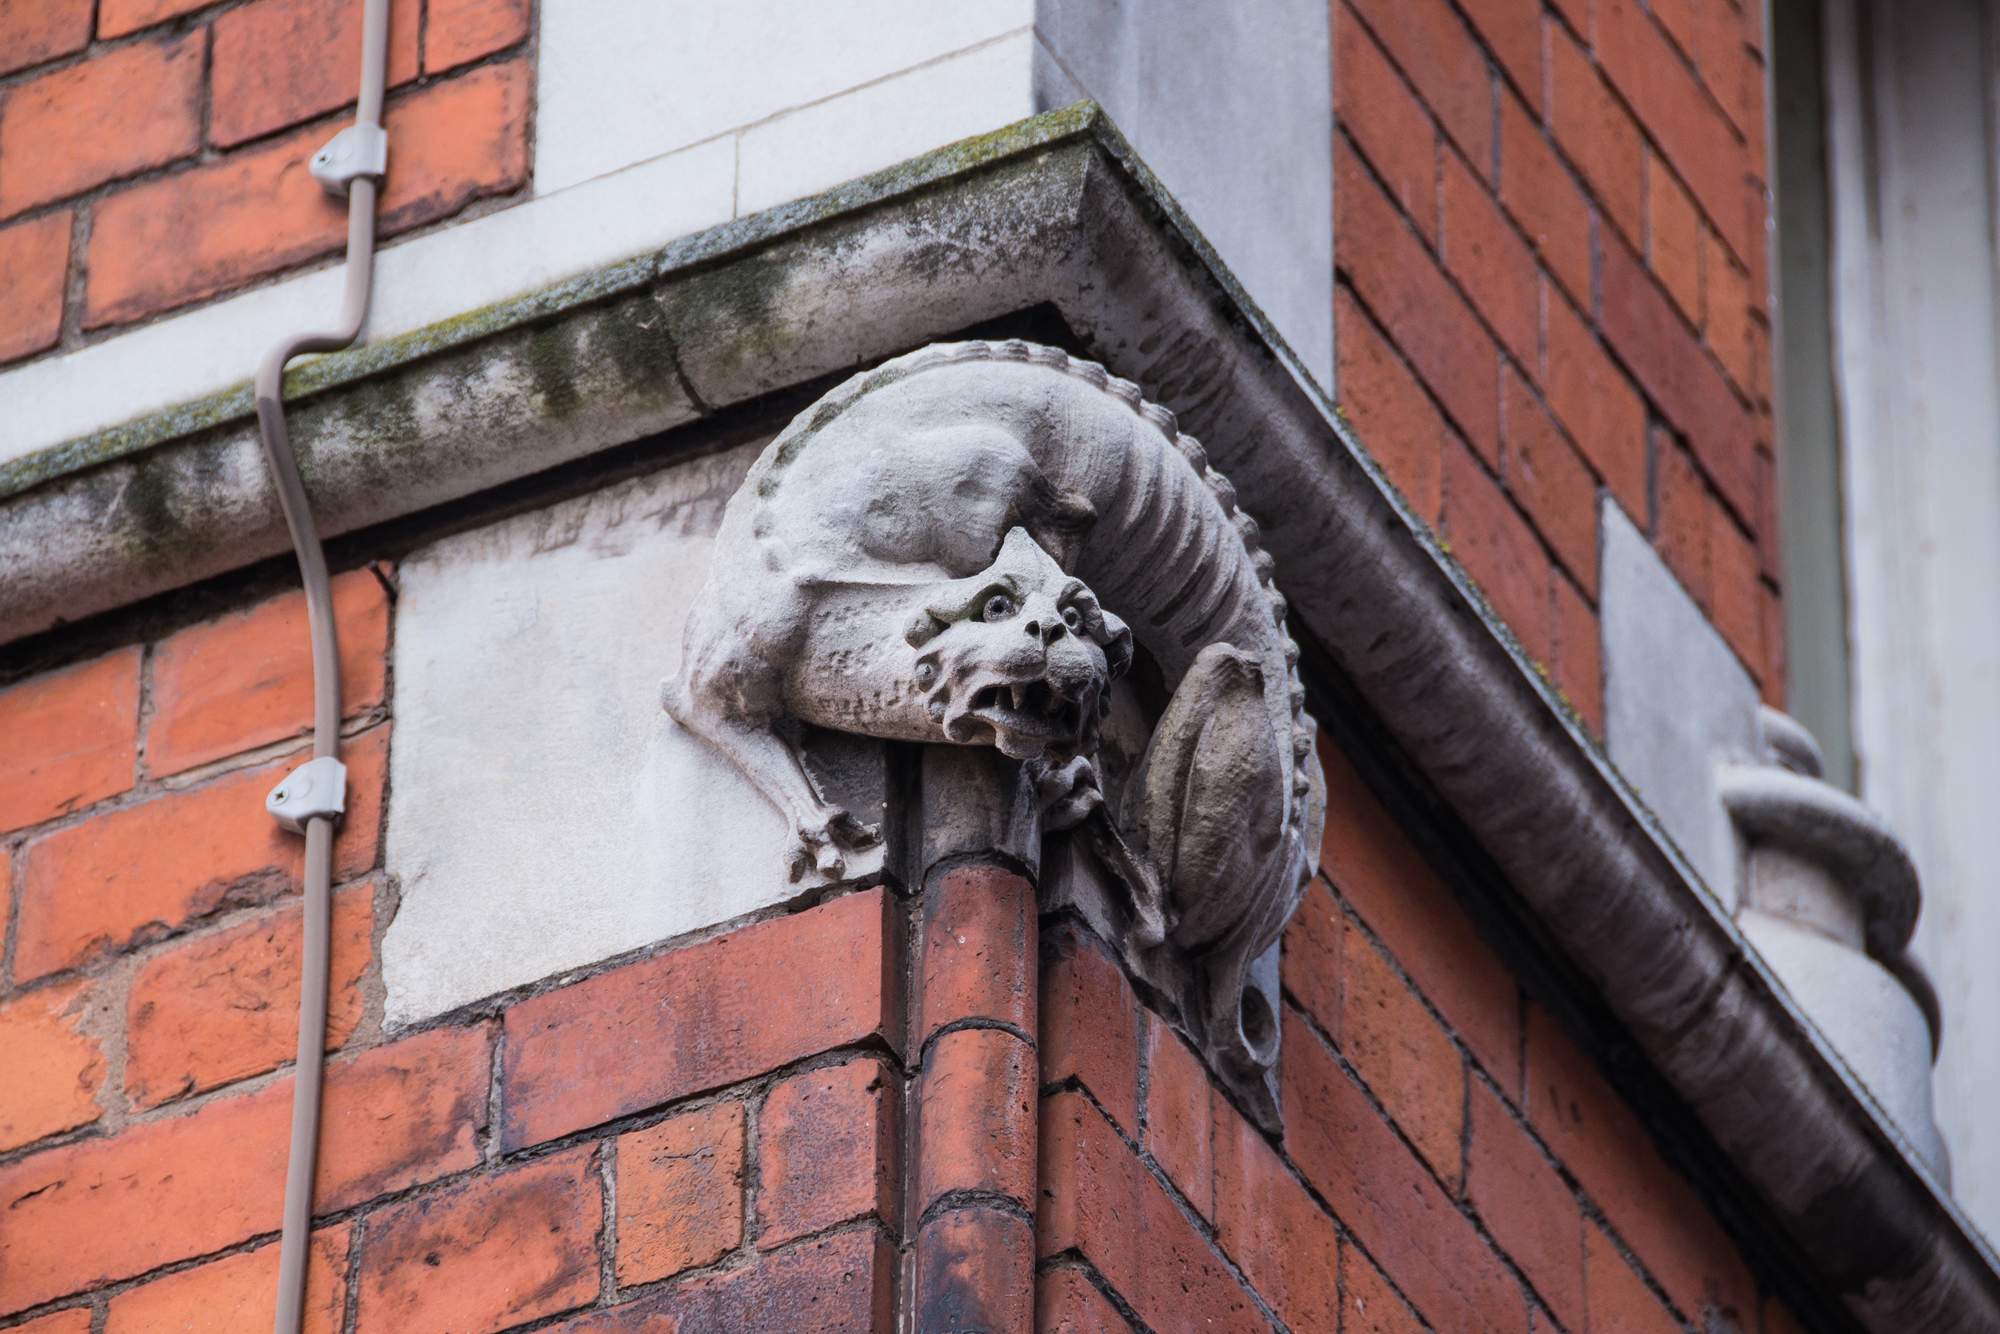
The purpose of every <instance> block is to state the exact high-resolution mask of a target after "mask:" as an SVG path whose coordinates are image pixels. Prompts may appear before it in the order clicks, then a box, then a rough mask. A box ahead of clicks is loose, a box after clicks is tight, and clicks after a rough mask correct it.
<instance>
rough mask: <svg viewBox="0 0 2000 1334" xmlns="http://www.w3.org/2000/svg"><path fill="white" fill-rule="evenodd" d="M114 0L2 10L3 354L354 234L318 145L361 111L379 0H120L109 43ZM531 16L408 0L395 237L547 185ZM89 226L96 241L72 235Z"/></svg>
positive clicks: (487, 2)
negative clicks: (535, 132)
mask: <svg viewBox="0 0 2000 1334" xmlns="http://www.w3.org/2000/svg"><path fill="white" fill-rule="evenodd" d="M92 8H93V7H92V5H91V4H89V3H87V2H79V0H29V2H27V3H21V4H14V5H10V6H8V7H7V9H6V12H5V13H0V77H4V76H8V75H13V76H15V77H14V78H13V79H12V81H11V83H10V86H8V87H6V88H4V89H0V306H4V307H5V308H6V309H7V310H8V312H9V315H10V318H9V320H8V321H7V328H6V329H4V330H0V365H4V364H5V363H7V362H10V361H15V360H19V359H21V358H24V357H30V356H35V355H38V354H41V353H44V352H46V351H48V350H49V349H51V348H56V347H58V345H59V342H60V340H61V339H62V338H63V336H64V335H63V329H64V327H65V319H66V318H67V319H68V321H70V327H71V328H79V327H80V328H82V329H84V330H97V329H103V328H106V327H110V326H115V325H119V324H124V323H127V322H130V321H134V320H140V319H145V318H148V317H150V316H153V315H157V314H159V313H161V312H164V311H168V310H173V309H176V308H178V307H181V306H185V305H187V304H188V303H190V302H194V301H200V300H205V299H208V298H211V297H214V296H219V295H223V294H226V293H228V292H231V291H234V290H236V289H238V288H241V287H243V286H244V285H246V284H248V283H251V282H254V281H256V280H258V279H260V278H263V277H266V276H268V275H270V274H273V273H277V272H281V271H283V270H286V269H290V268H294V267H296V266H297V265H299V264H302V263H305V262H308V261H310V260H312V259H315V258H317V257H319V256H322V255H325V254H328V253H330V252H332V251H334V250H335V249H337V248H338V247H339V245H340V244H341V242H342V239H343V238H344V236H345V223H344V215H345V212H346V206H345V204H344V203H342V202H341V201H340V200H338V199H335V198H333V197H331V196H329V195H327V194H325V192H323V191H322V190H321V189H320V187H319V185H318V183H317V182H315V181H313V180H312V178H311V177H310V175H309V174H308V173H307V172H306V170H305V164H306V159H307V158H308V157H309V156H310V155H311V154H312V153H313V152H314V151H316V150H317V149H318V148H319V147H320V145H321V144H322V143H324V142H325V140H326V139H328V138H330V137H331V136H332V134H333V133H334V131H335V130H336V129H337V128H339V127H340V126H342V125H344V124H345V123H347V121H348V119H350V118H351V116H352V108H353V101H354V96H355V93H356V86H357V83H358V80H359V52H360V40H361V34H360V27H361V7H360V6H359V5H355V4H349V3H346V0H251V3H248V4H241V5H234V6H223V7H217V6H215V5H214V0H102V4H101V5H100V6H98V7H97V8H98V13H97V15H96V33H95V44H93V34H92V30H91V29H92ZM199 11H212V12H199ZM183 16H185V17H183ZM530 16H531V15H530V5H529V0H398V3H396V4H394V5H392V6H390V24H389V26H390V34H389V37H390V40H389V59H388V71H387V73H388V83H389V86H390V89H391V94H392V95H391V98H390V102H389V106H388V108H387V121H388V126H389V131H390V136H391V142H392V144H393V145H394V148H393V150H392V168H391V171H390V173H389V176H388V184H387V192H386V195H385V197H384V201H383V206H382V209H381V211H380V214H379V224H380V228H381V231H382V233H383V235H385V236H388V235H393V234H394V233H396V232H399V231H405V230H408V229H409V228H412V227H416V226H420V225H423V224H425V223H429V222H433V221H435V220H437V219H439V218H443V217H446V216H448V215H450V214H452V213H455V212H457V211H458V210H460V209H462V208H464V207H465V206H466V205H467V204H468V203H470V202H472V201H474V200H476V199H480V198H483V197H486V196H490V195H495V194H507V193H510V192H512V191H515V190H517V189H519V188H520V187H521V186H522V185H524V184H525V183H526V181H527V176H528V170H529V163H528V153H527V144H528V132H529V131H528V127H529V122H530V119H531V113H532V107H531V103H532V100H533V89H532V84H533V77H532V70H531V69H530V67H529V65H528V63H527V62H526V61H525V60H521V59H512V60H509V59H507V57H508V56H509V55H510V53H517V52H519V51H521V50H523V49H524V48H525V47H526V45H527V43H528V39H529V35H530V32H529V30H530ZM43 65H47V68H46V69H42V68H38V67H40V66H43ZM55 205H61V207H51V206H55ZM24 215H25V216H24ZM10 219H19V220H18V221H14V222H11V223H10V222H9V220H10ZM78 227H80V228H81V229H82V231H81V234H83V235H87V236H88V237H89V238H90V243H89V246H88V248H87V251H83V250H79V251H78V252H77V253H71V247H70V244H69V241H70V236H71V234H72V230H73V228H78ZM74 338H75V336H74V335H71V340H72V341H71V344H66V345H63V346H65V347H68V346H73V344H74Z"/></svg>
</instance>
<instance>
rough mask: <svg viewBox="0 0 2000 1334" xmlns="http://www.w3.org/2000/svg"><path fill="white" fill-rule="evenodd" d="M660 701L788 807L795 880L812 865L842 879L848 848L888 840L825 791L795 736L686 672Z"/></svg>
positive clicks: (663, 692)
mask: <svg viewBox="0 0 2000 1334" xmlns="http://www.w3.org/2000/svg"><path fill="white" fill-rule="evenodd" d="M660 704H661V706H662V707H664V708H665V709H666V711H667V714H668V716H670V717H671V718H672V719H673V720H674V721H675V722H677V723H679V724H680V725H681V726H682V727H685V728H686V729H687V730H688V731H690V732H692V733H694V734H695V735H696V736H698V737H700V738H701V739H702V740H703V741H706V742H707V743H708V744H709V745H711V746H713V747H714V748H715V749H716V750H718V751H721V752H722V754H723V755H725V756H727V757H728V758H729V760H730V761H731V762H732V763H734V764H735V765H736V767H737V768H738V769H740V770H741V771H742V772H743V776H744V777H746V778H748V779H749V780H750V782H751V783H752V784H753V785H754V786H755V787H756V788H757V790H758V791H759V792H761V793H763V794H764V797H765V799H766V800H768V801H769V802H770V803H771V804H772V805H773V806H776V807H777V808H778V809H779V810H780V811H782V812H783V813H784V815H785V818H786V820H787V821H788V822H789V824H790V825H791V828H792V834H793V837H794V838H796V839H797V842H796V844H795V845H794V846H793V847H792V849H791V851H789V852H788V853H787V854H786V858H785V860H786V867H787V870H788V871H789V873H790V875H791V878H792V879H793V880H795V881H796V880H800V879H803V878H804V877H805V875H806V873H807V872H808V871H817V872H818V873H819V874H820V875H821V876H824V877H825V878H826V879H828V880H837V879H839V878H840V876H841V875H842V874H843V873H844V872H845V871H846V869H847V864H846V858H845V857H844V856H843V855H842V854H843V850H845V849H853V848H866V847H872V846H874V845H875V844H877V843H879V842H881V841H882V831H881V829H880V828H879V827H878V826H875V825H868V824H863V823H862V822H861V821H859V820H857V819H855V818H854V816H853V815H851V814H850V813H848V812H847V811H845V810H843V809H842V808H840V807H839V806H835V805H833V804H831V803H829V802H827V801H826V800H825V799H824V798H822V797H821V796H820V794H819V789H818V788H817V787H815V786H814V785H813V781H812V777H811V775H809V774H807V773H806V769H805V764H804V762H803V761H802V760H801V759H800V758H799V753H798V751H797V750H796V749H795V748H794V747H793V745H792V743H791V742H790V741H789V740H787V739H786V738H785V737H783V736H781V735H779V734H778V733H777V732H776V731H774V730H772V729H771V728H770V727H769V726H767V725H765V724H761V723H753V722H749V721H746V720H744V719H741V718H737V717H735V716H733V715H732V714H730V713H729V712H728V710H727V709H725V708H723V707H720V706H719V705H718V704H716V703H715V702H714V701H711V700H708V699H705V698H703V697H702V695H701V694H700V693H699V692H698V691H697V690H695V689H691V688H690V687H689V685H688V682H687V680H686V676H685V674H684V673H683V674H681V675H676V676H672V677H669V678H668V679H667V682H666V684H665V685H663V686H662V687H661V688H660Z"/></svg>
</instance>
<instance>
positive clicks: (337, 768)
mask: <svg viewBox="0 0 2000 1334" xmlns="http://www.w3.org/2000/svg"><path fill="white" fill-rule="evenodd" d="M264 809H265V810H267V811H269V812H270V813H271V818H272V819H274V820H276V821H277V822H278V823H279V824H281V825H283V826H284V827H285V828H287V829H289V830H291V831H292V832H293V833H294V834H303V833H304V832H305V829H306V821H308V820H310V819H313V818H314V817H316V816H324V817H325V818H327V819H329V820H334V819H338V818H340V816H341V815H342V814H343V813H345V812H346V810H347V766H346V765H344V764H342V763H341V762H340V761H339V760H336V759H335V758H333V756H331V755H322V756H320V757H319V758H318V759H316V760H308V761H306V762H305V763H304V764H301V765H300V766H299V767H298V768H296V769H294V770H292V772H291V773H290V774H288V775H286V777H285V778H284V780H283V781H282V782H280V783H279V784H278V785H277V786H276V787H274V788H272V789H271V795H270V796H268V797H265V798H264Z"/></svg>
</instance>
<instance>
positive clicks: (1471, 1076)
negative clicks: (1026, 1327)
mask: <svg viewBox="0 0 2000 1334" xmlns="http://www.w3.org/2000/svg"><path fill="white" fill-rule="evenodd" d="M1322 755H1323V757H1324V759H1325V762H1326V766H1327V778H1328V787H1329V793H1328V797H1329V813H1328V821H1327V833H1326V843H1325V852H1324V856H1323V872H1324V874H1323V875H1322V877H1321V878H1320V879H1319V880H1317V881H1316V882H1315V883H1314V884H1313V886H1312V888H1311V890H1310V891H1309V893H1308V896H1307V899H1306V903H1305V906H1304V907H1303V908H1302V909H1301V911H1300V914H1299V916H1298V918H1297V919H1296V920H1295V921H1294V922H1293V924H1292V926H1291V928H1290V930H1289V931H1288V933H1287V934H1286V937H1285V946H1284V990H1285V1012H1284V1051H1283V1056H1282V1058H1281V1059H1282V1075H1283V1097H1284V1116H1285V1133H1284V1136H1283V1138H1282V1140H1281V1141H1280V1142H1278V1143H1275V1144H1273V1143H1271V1142H1269V1141H1267V1140H1266V1139H1265V1138H1264V1137H1263V1136H1262V1135H1261V1134H1260V1133H1259V1132H1258V1131H1257V1130H1256V1129H1255V1128H1254V1127H1253V1126H1252V1125H1251V1124H1250V1123H1249V1122H1248V1121H1246V1120H1245V1119H1244V1118H1243V1116H1242V1115H1241V1114H1240V1113H1239V1112H1237V1111H1236V1109H1235V1108H1234V1107H1233V1106H1232V1105H1231V1104H1230V1103H1229V1102H1228V1100H1227V1099H1226V1098H1225V1096H1224V1095H1223V1094H1222V1093H1221V1092H1220V1090H1219V1088H1218V1087H1217V1086H1216V1085H1214V1084H1213V1083H1212V1082H1211V1081H1210V1080H1209V1078H1208V1076H1207V1074H1206V1072H1205V1071H1204V1070H1203V1068H1202V1066H1201V1064H1200V1062H1199V1061H1198V1060H1197V1059H1196V1057H1195V1055H1194V1053H1193V1052H1192V1050H1191V1049H1190V1048H1189V1047H1188V1046H1187V1045H1186V1044H1185V1043H1183V1042H1182V1041H1181V1040H1180V1039H1179V1038H1178V1037H1176V1036H1175V1035H1174V1034H1173V1033H1172V1032H1171V1031H1170V1030H1169V1029H1168V1028H1167V1027H1166V1026H1165V1025H1163V1024H1162V1023H1161V1022H1160V1021H1159V1020H1158V1019H1157V1018H1156V1017H1154V1016H1153V1015H1152V1014H1151V1013H1149V1012H1148V1011H1147V1010H1146V1009H1145V1008H1144V1006H1143V1005H1141V1004H1140V1003H1139V1001H1138V1000H1137V998H1136V997H1135V996H1134V994H1133V991H1132V988H1131V987H1130V985H1129V984H1128V983H1127V982H1126V980H1125V978H1124V976H1123V974H1122V973H1121V972H1120V971H1119V969H1118V967H1117V965H1116V964H1115V963H1114V962H1112V960H1111V958H1110V956H1109V955H1108V954H1107V953H1106V952H1105V950H1104V949H1103V948H1102V947H1101V946H1100V945H1099V944H1098V943H1097V942H1096V941H1095V940H1094V939H1092V938H1091V937H1089V936H1088V935H1087V934H1085V933H1083V932H1081V931H1080V930H1078V929H1077V928H1075V927H1073V926H1062V927H1053V926H1051V927H1045V936H1046V937H1047V939H1048V942H1049V943H1048V944H1046V945H1045V947H1044V950H1043V957H1044V970H1043V976H1042V1032H1041V1048H1042V1078H1043V1081H1044V1083H1043V1090H1042V1094H1043V1096H1042V1126H1041V1194H1040V1213H1039V1216H1038V1233H1039V1241H1040V1250H1041V1254H1042V1257H1043V1259H1042V1263H1041V1270H1040V1274H1039V1287H1038V1305H1039V1309H1040V1327H1041V1328H1043V1329H1059V1330H1077V1331H1083V1330H1123V1329H1126V1328H1128V1323H1129V1322H1128V1317H1136V1318H1137V1319H1138V1320H1139V1321H1143V1322H1144V1324H1145V1325H1146V1326H1149V1327H1151V1328H1153V1329H1179V1328H1200V1329H1215V1330H1237V1329H1241V1330H1264V1329H1269V1328H1272V1327H1274V1326H1280V1327H1283V1328H1287V1329H1290V1330H1294V1331H1303V1330H1336V1329H1338V1330H1343V1331H1347V1332H1348V1334H1355V1332H1357V1331H1369V1332H1371V1334H1376V1332H1386V1331H1406V1330H1407V1331H1416V1330H1422V1329H1426V1328H1428V1329H1434V1330H1451V1331H1472V1330H1498V1331H1526V1330H1531V1329H1532V1330H1542V1331H1546V1330H1567V1331H1572V1332H1573V1334H1581V1332H1582V1331H1586V1330H1588V1331H1599V1332H1608V1331H1621V1332H1628V1331H1629V1332H1634V1334H1636V1332H1637V1331H1654V1330H1658V1331H1672V1330H1695V1331H1711V1330H1729V1331H1741V1332H1742V1334H1756V1332H1757V1331H1762V1332H1763V1334H1791V1332H1792V1331H1794V1330H1795V1329H1796V1328H1797V1325H1796V1324H1795V1323H1794V1321H1793V1320H1792V1318H1791V1316H1790V1315H1789V1314H1788V1313H1787V1311H1786V1310H1785V1309H1784V1308H1783V1307H1782V1306H1780V1305H1779V1304H1778V1303H1777V1302H1776V1301H1775V1300H1774V1299H1771V1298H1769V1297H1768V1296H1765V1295H1761V1294H1760V1293H1759V1290H1758V1284H1757V1281H1756V1279H1755V1278H1754V1277H1753V1275H1752V1273H1751V1272H1750V1270H1749V1269H1748V1267H1747V1266H1746V1265H1745V1263H1744V1261H1743V1259H1742V1258H1741V1256H1740V1255H1739V1254H1738V1252H1737V1249H1736V1247H1735V1246H1734V1244H1733V1243H1732V1242H1731V1241H1730V1239H1729V1237H1728V1236H1727V1235H1726V1234H1725V1233H1724V1232H1723V1230H1722V1229H1721V1227H1720V1226H1719V1225H1718V1224H1717V1223H1716V1222H1715V1221H1714V1220H1713V1219H1712V1218H1711V1216H1710V1215H1709V1214H1708V1212H1707V1210H1706V1208H1705V1207H1704V1206H1703V1205H1702V1204H1701V1203H1700V1201H1699V1199H1698V1198H1697V1197H1696V1195H1695V1193H1694V1190H1693V1188H1692V1187H1691V1186H1690V1185H1689V1184H1688V1183H1687V1181H1686V1180H1685V1179H1684V1178H1683V1177H1681V1176H1680V1175H1679V1174H1678V1173H1677V1172H1676V1171H1675V1170H1674V1169H1673V1168H1671V1167H1670V1166H1668V1164H1667V1163H1666V1162H1665V1160H1663V1159H1662V1158H1661V1157H1660V1156H1659V1154H1658V1153H1657V1152H1656V1151H1655V1150H1654V1148H1653V1147H1652V1145H1651V1142H1650V1140H1649V1139H1648V1136H1647V1133H1646V1131H1645V1130H1643V1129H1642V1128H1641V1125H1640V1123H1639V1121H1638V1119H1637V1117H1636V1116H1635V1115H1634V1113H1633V1111H1632V1109H1631V1108H1630V1107H1629V1106H1627V1105H1626V1104H1625V1103H1624V1102H1623V1101H1621V1100H1620V1098H1619V1097H1618V1096H1617V1094H1615V1093H1614V1092H1613V1091H1612V1090H1611V1088H1610V1087H1609V1086H1608V1085H1607V1084H1606V1083H1605V1082H1604V1081H1603V1079H1602V1077H1601V1076H1600V1075H1599V1074H1598V1072H1597V1070H1596V1068H1595V1066H1594V1065H1593V1064H1592V1062H1591V1061H1590V1060H1589V1059H1588V1058H1587V1057H1586V1056H1585V1055H1584V1054H1583V1052H1582V1051H1581V1050H1579V1049H1578V1048H1577V1047H1576V1046H1575V1045H1574V1044H1573V1043H1572V1042H1571V1041H1570V1039H1569V1037H1568V1036H1567V1035H1566V1034H1565V1033H1564V1032H1563V1030H1562V1029H1561V1028H1560V1026H1559V1025H1558V1024H1557V1023H1556V1022H1555V1021H1554V1020H1553V1019H1552V1018H1551V1017H1550V1016H1549V1014H1548V1013H1547V1012H1546V1011H1544V1010H1543V1009H1542V1008H1541V1007H1539V1006H1538V1005H1536V1004H1535V1003H1534V1002H1533V1001H1532V1000H1530V999H1529V998H1528V997H1527V995H1526V994H1525V993H1524V992H1523V991H1522V989H1521V988H1520V987H1519V986H1518V985H1517V983H1516V981H1515V979H1514V977H1513V976H1512V975H1511V974H1510V973H1509V972H1508V970H1507V969H1506V967H1505V966H1504V965H1503V964H1502V963H1501V961H1500V960H1499V958H1498V957H1497V956H1496V955H1494V954H1493V953H1492V952H1490V951H1489V949H1488V948H1487V947H1486V945H1485V944H1484V943H1483V942H1482V941H1481V939H1480V938H1479V936H1478V935H1477V934H1476V933H1475V932H1474V931H1473V929H1472V927H1471V925H1470V922H1469V919H1468V918H1466V917H1465V916H1464V915H1463V912H1462V910H1461V909H1460V908H1459V906H1458V904H1457V903H1456V901H1455V900H1454V899H1453V897H1452V895H1451V893H1450V891H1449V890H1448V889H1447V888H1446V887H1445V885H1444V884H1443V883H1442V882H1441V881H1440V880H1439V879H1438V877H1437V876H1436V875H1435V874H1434V873H1433V872H1432V871H1431V870H1430V869H1429V868H1428V867H1427V865H1426V864H1425V862H1424V861H1423V859H1422V858H1421V857H1420V856H1419V854H1418V853H1417V851H1416V849H1415V848H1414V847H1413V846H1412V844H1411V843H1410V842H1409V841H1408V840H1407V839H1406V838H1405V837H1404V836H1403V834H1402V833H1401V832H1400V831H1399V830H1398V829H1397V828H1396V826H1395V825H1394V823H1393V822H1392V820H1391V819H1390V817H1389V815H1388V814H1387V812H1386V811H1384V810H1383V809H1382V808H1381V806H1379V805H1378V804H1377V803H1376V801H1375V800H1374V798H1373V797H1372V796H1371V795H1370V794H1369V793H1368V792H1367V790H1366V789H1365V788H1364V787H1363V785H1362V783H1361V781H1360V779H1359V778H1358V776H1357V775H1356V774H1355V772H1354V771H1353V770H1352V769H1351V768H1349V767H1348V765H1347V764H1346V762H1345V761H1344V760H1343V759H1342V758H1341V756H1340V755H1339V754H1338V753H1337V752H1335V751H1333V750H1332V749H1331V748H1329V747H1324V746H1323V747H1322Z"/></svg>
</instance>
